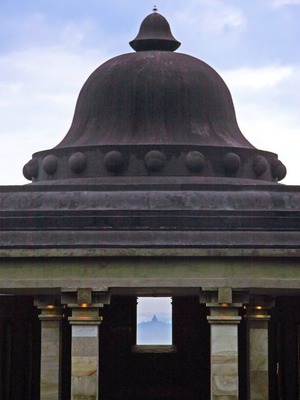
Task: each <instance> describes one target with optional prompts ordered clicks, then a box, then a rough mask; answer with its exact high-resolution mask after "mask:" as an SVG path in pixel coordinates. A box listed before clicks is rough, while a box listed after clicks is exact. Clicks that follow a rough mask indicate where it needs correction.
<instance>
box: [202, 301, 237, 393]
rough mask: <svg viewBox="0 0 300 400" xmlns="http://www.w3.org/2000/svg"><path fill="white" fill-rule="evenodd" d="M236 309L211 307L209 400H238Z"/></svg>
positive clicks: (209, 319) (209, 318)
mask: <svg viewBox="0 0 300 400" xmlns="http://www.w3.org/2000/svg"><path fill="white" fill-rule="evenodd" d="M237 314H238V309H237V308H233V307H215V306H214V307H211V312H210V316H209V317H208V321H209V323H210V324H211V400H237V399H238V398H239V389H238V378H239V376H238V323H239V322H240V317H239V316H238V315H237Z"/></svg>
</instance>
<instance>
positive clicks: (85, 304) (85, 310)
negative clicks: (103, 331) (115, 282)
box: [63, 289, 108, 400]
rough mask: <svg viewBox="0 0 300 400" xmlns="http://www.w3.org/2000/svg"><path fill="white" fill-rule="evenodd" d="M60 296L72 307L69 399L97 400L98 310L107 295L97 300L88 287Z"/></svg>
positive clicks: (99, 320) (99, 317)
mask: <svg viewBox="0 0 300 400" xmlns="http://www.w3.org/2000/svg"><path fill="white" fill-rule="evenodd" d="M74 295H76V299H74ZM63 299H64V302H65V301H68V307H69V308H71V309H72V316H71V317H69V322H70V324H71V325H72V345H71V400H99V325H100V324H101V321H102V317H101V316H100V315H99V310H100V308H101V307H103V304H104V303H108V301H107V298H106V299H105V298H104V297H103V298H101V299H100V298H99V296H97V295H93V293H92V291H91V290H90V289H78V290H77V292H76V294H74V293H68V294H64V296H63ZM70 300H71V301H70ZM74 300H75V301H76V303H75V301H74ZM100 300H101V301H100Z"/></svg>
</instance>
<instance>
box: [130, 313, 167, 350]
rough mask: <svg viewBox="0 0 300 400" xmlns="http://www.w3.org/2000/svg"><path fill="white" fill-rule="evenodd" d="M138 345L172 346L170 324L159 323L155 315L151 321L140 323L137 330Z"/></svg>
mask: <svg viewBox="0 0 300 400" xmlns="http://www.w3.org/2000/svg"><path fill="white" fill-rule="evenodd" d="M137 343H138V344H172V324H171V323H167V322H163V321H159V320H158V319H157V317H156V315H154V316H153V318H152V320H151V321H147V322H141V323H139V324H138V329H137Z"/></svg>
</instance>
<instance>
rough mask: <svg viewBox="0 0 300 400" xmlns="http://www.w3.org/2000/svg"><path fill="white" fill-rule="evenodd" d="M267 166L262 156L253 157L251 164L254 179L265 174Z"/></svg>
mask: <svg viewBox="0 0 300 400" xmlns="http://www.w3.org/2000/svg"><path fill="white" fill-rule="evenodd" d="M268 166H269V163H268V161H267V160H266V158H265V157H263V156H257V157H255V159H254V162H253V171H254V173H255V175H256V177H259V176H261V175H262V174H263V173H265V172H266V171H267V169H268Z"/></svg>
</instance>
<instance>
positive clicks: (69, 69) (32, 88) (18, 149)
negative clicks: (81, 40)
mask: <svg viewBox="0 0 300 400" xmlns="http://www.w3.org/2000/svg"><path fill="white" fill-rule="evenodd" d="M107 58H108V57H107V56H106V55H104V54H102V55H101V53H100V52H98V51H93V50H85V51H81V52H77V51H76V52H72V51H70V49H65V48H64V47H52V48H41V47H36V48H31V49H28V50H21V51H16V52H12V53H10V54H6V55H0V70H1V75H0V90H1V98H0V121H1V125H0V141H1V143H5V149H3V152H2V154H1V156H0V171H5V174H1V178H0V184H14V183H15V184H19V183H25V182H26V181H25V180H24V178H23V177H22V168H23V165H24V164H25V163H26V162H27V161H28V160H29V159H30V158H31V154H32V153H33V152H35V151H40V150H44V149H47V148H51V147H54V146H55V145H57V144H58V143H59V142H60V141H61V139H62V138H63V137H64V135H65V134H66V132H67V130H68V128H69V126H70V124H71V121H72V117H73V112H74V108H75V103H76V99H77V96H78V93H79V91H80V89H81V87H82V85H83V83H84V81H85V80H86V79H87V77H88V76H89V75H90V73H91V72H92V71H93V70H94V69H95V68H96V67H97V66H98V65H100V64H101V63H102V62H103V61H104V60H106V59H107ZM8 149H10V152H9V153H8V152H7V150H8ZM12 154H13V156H12Z"/></svg>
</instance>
